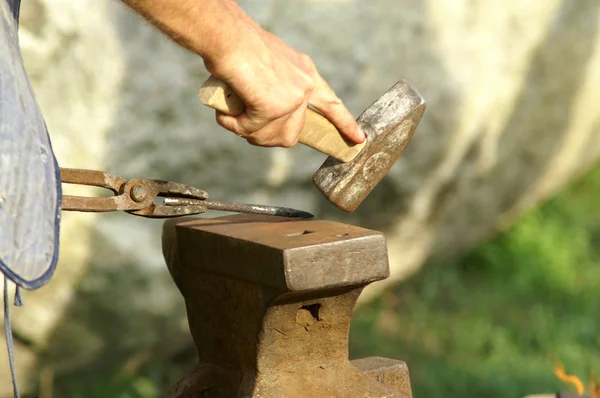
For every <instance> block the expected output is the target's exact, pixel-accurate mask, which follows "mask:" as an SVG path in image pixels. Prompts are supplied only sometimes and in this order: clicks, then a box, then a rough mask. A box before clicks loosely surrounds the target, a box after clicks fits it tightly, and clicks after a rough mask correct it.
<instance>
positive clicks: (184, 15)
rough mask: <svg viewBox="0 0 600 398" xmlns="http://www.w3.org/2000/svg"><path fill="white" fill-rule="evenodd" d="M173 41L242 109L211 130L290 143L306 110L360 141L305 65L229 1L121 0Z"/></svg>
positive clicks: (305, 61)
mask: <svg viewBox="0 0 600 398" xmlns="http://www.w3.org/2000/svg"><path fill="white" fill-rule="evenodd" d="M123 1H124V2H125V3H127V4H128V5H130V6H131V7H132V8H133V9H134V10H136V11H138V12H140V14H142V15H144V16H145V17H146V18H147V19H149V20H150V21H152V22H153V23H154V24H155V25H156V26H158V27H159V28H160V29H161V30H163V31H165V32H166V33H167V34H169V35H170V36H171V37H172V38H173V39H174V40H175V41H177V42H178V43H180V44H181V45H183V46H185V47H187V48H188V49H190V50H192V51H194V52H196V53H198V54H199V55H200V56H202V58H203V59H204V63H205V65H206V67H207V69H208V71H209V72H211V73H212V74H213V75H214V76H215V77H217V78H219V79H221V80H223V81H225V82H226V83H227V84H228V85H229V86H230V87H231V88H232V89H233V90H234V91H235V92H236V93H237V94H238V95H239V96H240V98H241V99H242V100H243V101H244V103H245V104H246V113H245V114H243V115H240V116H237V117H233V116H228V115H224V114H221V113H219V112H217V122H218V123H219V124H220V125H221V126H223V127H224V128H226V129H228V130H231V131H233V132H234V133H236V134H238V135H239V136H241V137H244V138H246V139H247V140H248V142H249V143H251V144H254V145H261V146H283V147H290V146H293V145H295V144H296V143H297V141H298V136H299V135H300V132H301V131H302V127H303V126H304V117H305V113H306V108H307V106H308V104H310V105H311V106H313V107H314V108H315V109H317V110H318V111H320V112H321V113H322V114H323V115H324V116H325V117H326V118H327V119H329V121H331V123H333V125H334V126H336V128H337V129H338V130H339V131H340V133H341V134H342V135H344V136H345V137H347V138H348V139H349V140H350V141H352V142H355V143H361V142H363V141H364V135H363V133H362V132H360V131H359V129H358V126H357V124H356V121H355V120H354V118H353V116H352V115H351V114H350V112H349V111H348V109H347V108H346V107H345V106H344V105H343V104H342V102H341V101H340V99H339V98H338V97H337V96H336V95H335V93H334V92H333V90H332V89H331V87H329V85H328V84H327V82H325V80H323V78H322V77H321V75H319V73H318V72H317V69H316V67H315V65H314V63H313V61H312V60H311V59H310V57H308V56H307V55H305V54H302V53H300V52H298V51H296V50H294V49H292V48H291V47H289V46H288V45H287V44H285V43H284V42H283V41H282V40H281V39H279V38H278V37H276V36H275V35H273V34H271V33H269V32H266V31H265V30H263V29H262V28H261V27H260V26H259V25H258V24H257V23H256V22H255V21H254V20H252V19H251V18H250V17H248V16H247V15H246V14H245V13H244V12H243V11H242V10H241V9H240V8H239V6H238V5H237V4H236V3H235V1H233V0H153V1H147V0H146V1H145V0H123Z"/></svg>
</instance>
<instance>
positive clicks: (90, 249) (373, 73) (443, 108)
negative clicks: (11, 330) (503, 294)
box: [0, 0, 600, 396]
mask: <svg viewBox="0 0 600 398" xmlns="http://www.w3.org/2000/svg"><path fill="white" fill-rule="evenodd" d="M240 4H241V5H242V6H243V7H244V8H246V9H247V10H248V12H249V13H250V14H251V15H253V16H254V17H255V18H257V19H258V20H259V21H260V22H261V23H262V24H264V25H265V26H266V27H267V28H268V29H270V30H272V31H273V32H275V33H276V34H278V35H280V36H281V37H282V38H283V39H284V40H286V41H287V42H289V43H290V44H291V45H293V46H294V47H296V48H298V49H299V50H302V51H304V52H307V53H308V54H309V55H311V56H312V57H313V58H314V60H315V62H316V64H317V66H318V68H319V70H320V71H321V73H322V74H323V75H324V77H325V78H326V79H327V80H328V81H329V82H330V84H331V85H332V87H333V88H334V89H335V90H336V92H337V93H338V95H339V96H340V97H341V98H342V99H343V100H344V101H345V103H346V104H347V105H348V107H349V108H350V110H351V111H352V112H353V113H354V114H355V115H356V116H358V115H359V113H360V112H361V111H362V110H363V109H365V108H366V107H367V106H368V105H369V104H370V103H371V102H372V101H373V100H375V99H376V98H378V97H379V96H380V95H381V94H382V93H383V92H385V91H386V90H387V89H388V88H389V87H391V86H392V85H393V84H394V83H395V82H396V81H398V80H400V79H403V78H404V79H408V80H409V81H411V83H412V84H414V86H415V87H417V88H418V90H419V91H420V92H421V94H422V95H423V96H424V97H425V98H426V100H427V111H426V112H425V116H424V118H423V120H422V122H421V124H420V126H419V128H418V129H417V131H416V133H415V135H414V137H413V139H412V140H411V142H410V144H409V145H408V147H407V149H406V151H405V152H404V154H403V156H402V157H401V158H400V160H399V161H398V163H397V164H396V165H395V166H394V167H393V168H392V170H391V171H390V174H389V176H388V177H387V178H385V179H384V180H383V181H382V182H381V183H380V184H379V187H378V188H376V189H375V191H374V192H373V193H372V194H371V195H370V197H369V198H367V200H365V202H363V204H362V206H361V207H360V208H359V209H358V210H357V211H356V212H355V213H352V214H346V213H343V212H341V211H339V210H336V209H335V208H334V207H333V206H332V205H331V204H329V203H328V202H327V201H326V200H325V199H323V198H322V197H321V195H320V193H319V192H318V191H317V190H316V189H315V188H314V187H312V185H311V176H312V174H313V173H314V171H315V170H316V169H317V168H318V167H319V166H320V165H321V163H322V162H323V160H324V159H325V156H324V155H321V154H319V153H315V152H314V151H311V150H310V149H308V148H302V147H297V148H293V149H290V150H285V149H262V148H256V147H251V146H249V145H247V144H246V143H245V142H244V141H243V140H240V139H239V138H238V137H236V136H235V135H233V134H231V133H228V132H226V131H224V130H222V129H221V128H220V127H218V126H217V125H216V123H215V122H214V117H213V114H212V112H211V111H210V110H208V109H205V108H204V107H203V106H201V105H200V103H199V101H198V99H197V90H198V88H199V87H200V85H201V84H202V82H203V81H204V79H205V78H206V77H207V74H206V71H205V69H204V67H203V63H202V61H201V60H200V59H199V58H198V57H196V56H194V55H193V54H190V53H189V52H186V51H185V50H183V49H181V48H179V47H177V46H176V45H174V44H173V43H171V42H170V41H169V40H168V39H167V38H165V37H163V36H162V35H161V34H160V33H158V32H157V31H155V30H154V29H153V28H152V27H150V26H148V24H146V23H145V22H143V21H141V20H140V19H139V18H138V17H137V16H136V15H134V14H133V13H132V12H130V11H129V10H127V9H126V8H125V7H124V6H123V5H122V4H121V3H120V2H118V1H112V0H78V1H64V0H26V1H23V21H22V29H21V44H22V47H23V53H24V58H25V61H26V66H27V69H28V71H29V73H30V76H31V78H32V83H33V86H34V89H35V91H36V94H37V97H38V101H39V102H40V105H41V107H42V110H43V111H44V114H45V117H46V120H47V124H48V127H49V130H50V134H51V136H52V140H53V144H54V148H55V149H56V154H57V157H58V161H59V163H60V165H61V166H65V167H79V168H92V169H93V168H96V169H104V170H107V171H110V172H112V173H115V174H118V175H122V176H124V177H151V178H163V179H170V180H176V181H179V182H182V183H186V184H190V185H196V186H198V187H200V188H203V189H206V190H208V191H209V193H210V194H211V197H212V198H214V199H224V200H243V201H248V202H251V201H254V202H262V203H265V204H267V203H272V204H280V205H285V206H291V207H297V208H302V209H304V210H307V211H311V212H313V213H314V214H316V215H317V216H319V217H323V218H329V219H337V220H341V221H343V222H344V223H350V224H357V225H361V226H365V227H368V228H373V229H377V230H381V231H383V232H385V233H386V237H387V240H388V250H389V254H390V266H391V269H392V276H391V278H389V280H388V281H389V282H390V283H392V282H393V281H394V280H397V279H399V278H401V277H403V276H404V275H406V274H407V273H409V272H413V271H414V270H416V269H418V267H419V266H420V265H421V264H422V263H423V262H424V260H425V259H427V258H428V257H429V256H434V257H438V258H449V257H452V256H455V255H458V254H460V253H463V252H464V251H465V250H468V249H469V248H471V247H472V246H473V245H475V244H476V243H478V242H479V241H481V240H483V239H486V238H488V237H490V236H491V235H492V234H494V233H495V231H496V230H497V228H498V226H499V225H500V226H502V225H507V224H508V223H510V222H511V221H512V220H514V218H515V217H516V216H517V215H518V214H520V213H521V212H522V210H523V209H526V208H527V207H529V206H531V205H533V204H535V203H537V202H538V201H539V200H541V199H543V198H545V197H547V196H548V195H550V194H552V193H553V192H555V191H556V190H557V189H558V188H560V187H561V186H563V185H564V184H565V183H566V182H567V181H568V180H569V179H571V178H573V177H574V176H576V175H578V174H579V173H581V172H582V171H583V170H584V169H585V168H586V167H587V166H588V165H590V164H591V163H592V162H593V161H595V159H597V157H598V154H599V153H600V140H599V139H598V138H597V137H598V133H599V132H600V131H599V130H600V114H599V113H598V112H597V104H598V103H600V90H598V89H597V88H598V87H600V32H599V29H598V23H599V19H600V11H599V9H598V7H597V1H596V0H580V1H570V0H547V1H543V2H541V1H539V2H523V1H517V0H508V1H507V0H489V1H486V2H472V1H467V0H458V1H457V0H428V1H421V0H404V1H401V2H399V1H397V0H380V1H378V2H370V1H365V0H335V1H334V0H320V1H317V0H294V1H286V2H281V1H275V0H254V1H250V0H245V1H240ZM87 192H88V193H89V192H90V191H87ZM160 228H161V222H159V221H152V220H144V219H137V218H135V217H132V216H129V215H126V214H121V215H102V216H98V215H80V214H65V215H64V219H63V225H62V232H61V233H62V236H61V238H62V245H61V260H60V263H59V266H58V269H57V272H56V275H55V277H54V279H53V280H52V281H51V284H50V285H49V286H47V287H45V288H44V289H41V290H39V291H35V292H29V293H28V294H26V295H25V304H26V306H25V307H24V308H22V309H18V310H16V311H13V313H14V315H15V319H14V323H15V329H16V330H17V331H18V333H19V335H20V336H21V338H23V339H25V340H27V341H28V343H29V347H30V348H31V349H32V350H35V351H39V350H42V351H43V350H44V349H45V348H46V347H56V346H57V344H58V343H59V342H60V343H61V344H67V348H65V349H64V350H63V353H64V354H63V357H62V359H63V361H62V362H61V363H62V364H66V363H68V364H71V366H74V365H73V364H76V365H77V366H82V365H83V364H86V363H89V362H91V361H96V360H98V358H100V357H102V352H103V351H104V350H105V347H106V344H109V345H111V346H115V343H114V342H118V341H125V342H124V343H123V344H124V345H125V346H126V347H127V349H131V350H134V349H135V347H143V346H146V345H150V344H153V342H155V341H160V336H161V333H165V334H167V333H175V334H177V333H180V332H175V330H184V329H185V328H184V327H182V328H180V329H177V328H174V329H168V330H164V328H163V329H161V328H157V330H158V329H160V330H158V331H157V332H155V333H153V335H152V336H150V332H148V334H147V335H146V334H144V336H145V337H144V338H142V339H139V340H136V339H134V338H132V336H131V335H128V333H133V334H135V333H138V332H139V329H136V327H135V326H134V325H133V324H130V323H128V322H126V321H125V318H126V316H133V315H134V314H137V315H139V316H140V321H139V322H156V323H157V324H162V323H161V322H163V323H164V322H165V320H166V319H173V318H174V317H181V316H182V314H183V310H182V309H181V311H180V312H179V313H177V311H175V310H174V309H176V308H179V306H181V305H182V303H181V302H179V301H177V300H178V297H177V294H176V292H175V288H174V287H173V286H171V285H170V284H169V283H168V281H166V280H165V279H163V276H164V273H165V270H164V263H163V260H162V258H161V255H160ZM89 269H91V271H89ZM121 275H125V276H121ZM161 275H162V276H161ZM119 278H120V280H122V281H127V282H130V284H129V285H128V283H115V280H117V281H118V280H119ZM141 281H143V283H142V282H141ZM385 283H388V282H387V281H386V282H385ZM385 283H377V284H374V285H373V288H377V287H379V288H381V287H382V286H384V285H385ZM118 289H121V290H118ZM133 290H135V294H134V293H133ZM90 291H92V292H95V293H94V295H93V297H95V298H96V299H98V302H97V303H96V302H95V303H94V305H91V304H90V308H89V309H88V310H86V311H91V312H92V313H93V311H96V310H97V309H98V306H100V308H101V309H102V311H105V313H106V314H111V313H116V314H117V315H115V318H109V319H112V320H113V321H114V322H117V321H115V320H114V319H117V320H119V322H120V321H123V325H124V326H123V325H121V324H119V325H120V326H123V329H122V331H123V336H113V335H110V332H109V331H103V332H100V331H97V330H91V329H90V326H89V323H90V322H91V321H90V319H91V318H92V317H89V316H87V317H86V316H83V315H82V314H83V313H85V311H83V310H82V309H80V307H78V305H79V306H80V305H82V300H83V298H89V296H90V293H89V292H90ZM82 292H83V293H82ZM86 292H87V293H86ZM102 292H105V294H104V295H102V294H101V293H102ZM370 292H371V294H372V293H373V292H374V290H370V291H369V290H367V291H365V293H364V295H367V296H368V294H369V293H370ZM73 297H80V298H81V299H80V300H73ZM115 297H118V298H119V301H118V303H119V304H118V305H115ZM101 298H104V299H105V301H104V302H103V301H102V300H101ZM111 311H113V312H111ZM101 313H103V314H104V312H101ZM177 319H179V318H177ZM68 320H69V322H67V321H68ZM73 323H74V324H76V325H77V326H76V327H75V326H67V325H69V324H73ZM132 323H133V322H132ZM176 324H177V325H180V324H178V323H176ZM141 330H143V331H147V330H148V328H143V329H141ZM75 331H77V333H76V332H75ZM67 332H71V333H73V334H74V335H77V336H87V340H85V341H87V343H82V345H81V347H79V346H73V345H72V341H74V340H75V339H74V338H71V339H66V338H64V336H65V333H67ZM102 333H105V334H102ZM106 333H109V337H110V338H108V337H106ZM181 333H183V332H181ZM61 336H62V338H61ZM82 338H83V337H82ZM171 338H172V337H171ZM111 339H112V340H111ZM65 340H67V341H66V342H65ZM107 341H108V342H111V343H107ZM49 343H51V344H49ZM68 343H71V345H70V346H69V344H68ZM55 349H56V350H58V348H55ZM57 352H58V351H57ZM57 358H58V357H57ZM3 361H5V356H3V355H0V364H2V366H3V364H4V362H3ZM0 377H1V378H2V382H0V386H2V387H0V388H3V387H4V386H5V385H7V383H5V382H4V380H5V377H6V375H5V374H2V375H0ZM23 378H25V376H23ZM0 396H2V393H1V392H0Z"/></svg>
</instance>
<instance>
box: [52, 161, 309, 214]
mask: <svg viewBox="0 0 600 398" xmlns="http://www.w3.org/2000/svg"><path fill="white" fill-rule="evenodd" d="M60 176H61V179H62V182H63V183H66V184H77V185H89V186H95V187H101V188H106V189H108V190H110V191H112V192H113V193H114V196H109V197H85V196H72V195H64V196H63V198H62V210H68V211H83V212H111V211H125V212H127V213H130V214H134V215H136V216H142V217H149V218H170V217H180V216H189V215H193V214H200V213H204V212H206V211H207V210H219V211H228V212H235V213H252V214H266V215H272V216H282V217H293V218H311V217H313V215H312V214H310V213H307V212H304V211H301V210H295V209H290V208H287V207H279V206H263V205H253V204H245V203H233V202H217V201H209V200H207V199H208V193H207V192H206V191H204V190H201V189H198V188H194V187H190V186H188V185H184V184H179V183H176V182H171V181H162V180H149V179H138V180H126V179H124V178H121V177H118V176H116V175H113V174H110V173H106V172H103V171H96V170H82V169H66V168H61V169H60ZM161 199H162V202H161Z"/></svg>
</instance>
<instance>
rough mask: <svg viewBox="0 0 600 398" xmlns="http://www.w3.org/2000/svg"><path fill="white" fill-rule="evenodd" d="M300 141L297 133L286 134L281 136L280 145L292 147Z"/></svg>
mask: <svg viewBox="0 0 600 398" xmlns="http://www.w3.org/2000/svg"><path fill="white" fill-rule="evenodd" d="M297 143H298V138H297V137H296V136H295V135H291V134H286V135H284V136H282V137H281V139H280V142H279V145H280V146H282V147H284V148H291V147H293V146H294V145H296V144H297Z"/></svg>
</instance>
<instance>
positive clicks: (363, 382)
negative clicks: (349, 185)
mask: <svg viewBox="0 0 600 398" xmlns="http://www.w3.org/2000/svg"><path fill="white" fill-rule="evenodd" d="M163 252H164V256H165V260H166V262H167V266H168V268H169V271H170V272H171V275H172V276H173V279H174V280H175V283H176V284H177V286H178V288H179V290H180V291H181V293H182V295H183V297H184V298H185V302H186V308H187V314H188V320H189V326H190V331H191V334H192V337H193V339H194V342H195V344H196V347H197V349H198V358H199V361H198V364H197V366H196V367H195V369H193V370H192V371H191V372H190V373H189V374H188V375H187V376H185V377H184V378H183V379H182V380H181V381H180V382H179V383H178V384H177V385H176V386H175V387H174V388H173V389H172V390H171V391H170V392H169V393H168V395H167V396H168V397H170V398H184V397H277V398H279V397H366V396H369V397H411V396H412V395H411V393H410V382H409V378H408V370H407V368H406V365H405V364H404V363H403V362H401V361H395V360H390V359H386V358H368V359H363V360H358V361H352V362H351V361H349V359H348V333H349V327H350V321H351V317H352V309H353V308H354V305H355V303H356V300H357V299H358V296H359V295H360V293H361V291H362V289H363V288H364V286H366V285H367V284H369V283H371V282H374V281H377V280H381V279H384V278H386V277H387V276H388V275H389V267H388V259H387V250H386V243H385V238H384V236H383V234H382V233H380V232H377V231H372V230H368V229H364V228H359V227H355V226H350V225H345V224H341V223H336V222H332V221H325V220H317V219H308V220H303V219H289V218H282V217H273V216H257V215H235V216H228V217H219V218H213V219H200V218H193V217H188V218H186V219H179V220H170V221H167V222H166V223H165V225H164V229H163Z"/></svg>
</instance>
